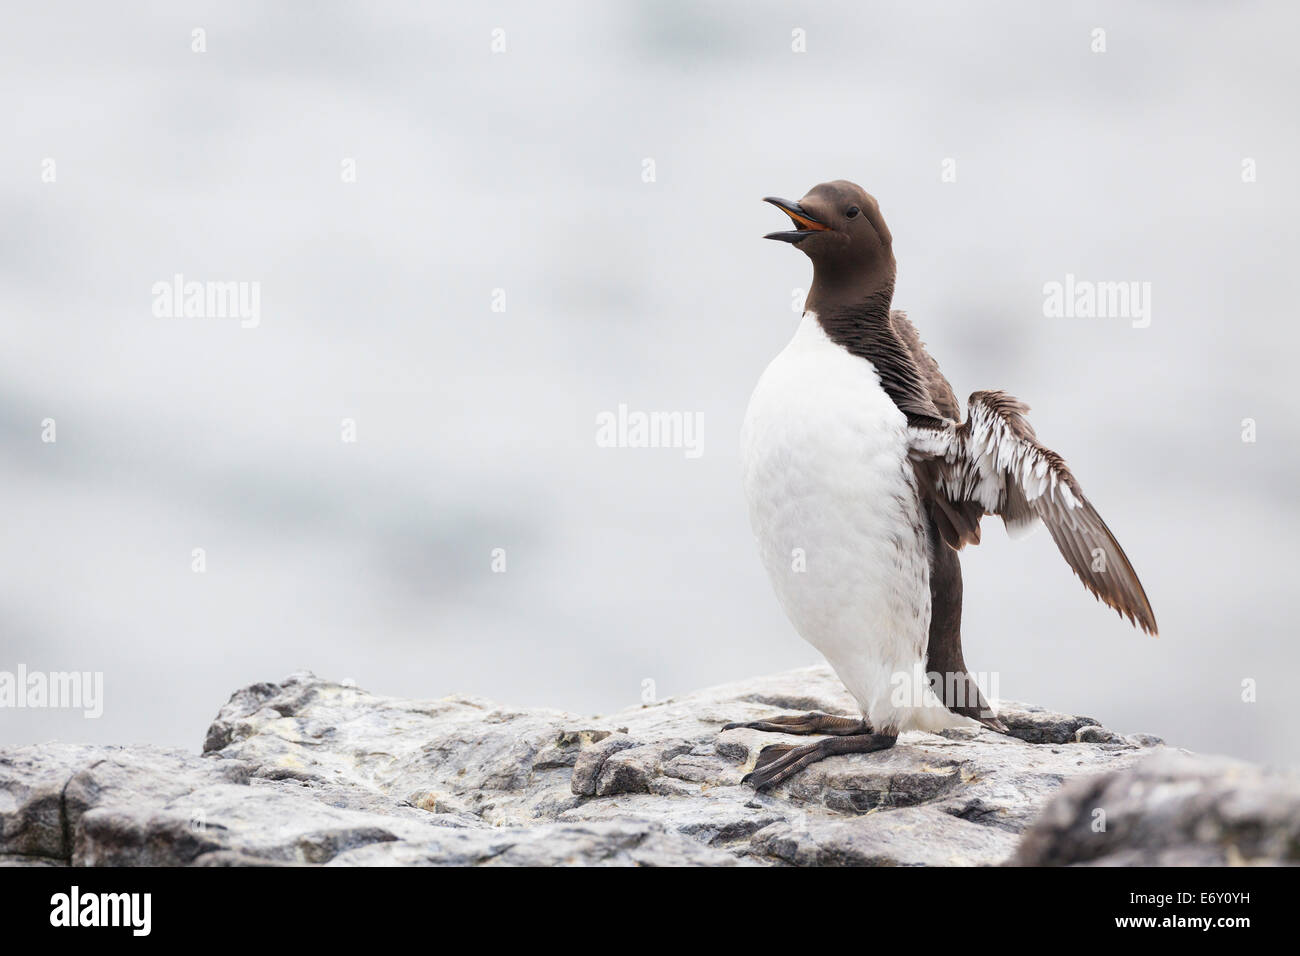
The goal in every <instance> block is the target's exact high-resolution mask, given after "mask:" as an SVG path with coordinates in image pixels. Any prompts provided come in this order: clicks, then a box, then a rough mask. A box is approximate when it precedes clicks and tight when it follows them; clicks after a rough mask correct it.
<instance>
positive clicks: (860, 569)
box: [741, 312, 957, 730]
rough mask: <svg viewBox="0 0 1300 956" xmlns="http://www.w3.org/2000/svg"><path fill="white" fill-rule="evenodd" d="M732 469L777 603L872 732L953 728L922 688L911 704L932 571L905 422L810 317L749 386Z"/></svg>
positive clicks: (866, 369) (862, 363) (869, 372)
mask: <svg viewBox="0 0 1300 956" xmlns="http://www.w3.org/2000/svg"><path fill="white" fill-rule="evenodd" d="M741 461H742V467H743V469H744V483H745V493H746V496H747V498H748V500H749V514H750V522H751V525H752V527H753V529H754V534H755V536H756V537H757V539H758V547H759V553H760V555H761V557H762V560H763V564H764V566H765V567H766V568H767V572H768V575H769V577H770V578H771V580H772V585H773V587H774V588H775V589H776V593H777V597H778V599H779V600H780V602H781V605H782V607H783V608H784V609H785V612H786V614H787V615H788V616H789V618H790V621H791V623H793V624H794V627H795V629H796V630H797V631H798V632H799V634H800V635H801V636H802V637H803V638H804V639H805V640H807V641H808V642H809V643H810V644H812V645H813V646H814V647H816V648H817V649H818V650H819V651H821V653H822V654H823V655H824V656H825V657H826V659H827V661H828V662H829V663H830V665H831V666H832V667H833V668H834V669H835V672H836V673H837V674H838V675H839V677H840V679H841V680H843V681H844V684H845V686H846V687H848V689H849V691H850V693H852V694H853V696H854V697H855V698H856V700H857V701H858V704H859V705H860V706H861V708H862V713H863V715H864V716H865V717H866V718H867V719H868V720H869V721H870V722H871V724H872V726H873V727H874V728H875V729H877V730H888V729H891V728H895V729H899V730H904V729H909V728H913V727H916V728H920V729H937V728H938V727H942V726H949V725H951V724H952V723H955V722H957V720H956V719H955V718H953V716H952V715H951V714H950V713H949V712H948V711H947V710H946V709H945V708H943V707H942V705H940V704H938V702H937V700H935V699H934V697H933V695H932V694H930V693H929V691H928V688H925V689H924V690H923V691H921V692H920V693H917V689H918V685H919V686H921V687H924V682H917V681H916V675H917V674H918V673H919V670H918V669H923V665H924V661H925V647H926V643H927V639H928V633H929V626H930V561H929V550H928V549H929V543H928V537H927V534H926V531H925V526H924V524H923V518H922V515H921V511H920V507H919V502H918V498H917V490H916V479H915V475H914V473H913V470H912V466H911V465H910V463H909V462H908V459H907V420H906V418H905V416H904V415H903V413H902V412H901V411H899V409H898V407H897V406H896V405H895V404H894V403H893V401H892V400H891V399H890V398H889V396H888V395H887V394H886V393H885V391H884V389H883V388H881V386H880V378H879V376H878V375H877V374H876V371H875V368H874V367H873V366H872V365H871V363H870V362H868V361H867V360H865V359H863V358H859V357H858V356H855V355H852V354H850V353H849V352H847V351H846V350H844V349H843V348H841V347H840V346H838V345H836V344H835V343H834V342H832V341H830V339H828V338H827V337H826V334H825V332H824V331H823V330H822V328H821V325H820V324H819V323H818V322H817V318H816V316H815V315H814V314H812V313H811V312H810V313H806V314H805V315H804V317H803V321H802V322H801V323H800V325H799V329H798V331H797V332H796V333H795V336H794V338H793V339H792V340H791V342H790V344H789V345H788V346H786V348H785V350H784V351H783V352H781V354H780V355H778V356H777V357H776V359H774V360H773V361H772V364H771V365H769V366H768V367H767V370H766V371H765V372H764V373H763V376H762V377H761V378H760V379H759V382H758V385H757V387H756V388H755V389H754V394H753V397H752V398H751V399H750V402H749V409H748V411H747V412H746V415H745V424H744V427H743V429H742V431H741ZM900 682H904V683H906V684H907V686H906V687H903V688H902V689H898V688H899V685H900Z"/></svg>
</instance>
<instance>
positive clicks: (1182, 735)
mask: <svg viewBox="0 0 1300 956" xmlns="http://www.w3.org/2000/svg"><path fill="white" fill-rule="evenodd" d="M6 21H7V22H6V28H5V30H4V32H3V34H2V35H0V79H2V82H0V104H2V108H3V114H4V117H5V121H4V123H3V124H2V125H3V129H4V132H3V133H0V136H3V138H4V149H3V150H0V216H2V217H3V222H4V225H5V228H4V229H3V231H2V232H0V244H2V248H0V313H2V314H3V322H2V323H0V499H2V500H3V502H4V513H5V529H4V535H3V547H2V548H0V670H7V671H14V670H15V668H17V667H18V665H19V664H22V665H25V666H26V667H27V668H28V669H29V670H39V671H59V670H78V671H102V672H103V674H104V696H105V700H104V713H103V716H102V717H101V718H100V719H98V720H88V719H84V718H83V717H82V716H81V715H80V713H79V712H76V711H59V710H0V743H24V742H35V741H42V740H48V739H53V738H60V739H67V740H84V741H98V742H115V743H135V742H155V743H159V744H167V745H179V746H184V747H187V748H190V749H197V748H198V747H199V746H200V744H201V741H202V738H203V734H204V731H205V729H206V726H207V724H208V722H209V721H210V720H211V718H212V717H213V716H214V715H215V713H216V711H217V709H218V707H219V706H220V705H221V704H222V703H223V702H224V701H225V700H226V698H227V697H228V696H229V694H230V693H232V692H233V691H234V690H235V689H236V688H238V687H240V686H242V685H245V684H248V683H251V682H255V681H261V680H275V679H279V678H281V677H283V676H284V675H285V674H287V673H289V672H290V671H293V670H296V669H300V668H309V669H311V670H314V671H315V672H317V673H318V674H321V675H322V676H327V677H331V678H351V679H353V680H355V681H357V682H358V683H359V684H360V685H362V686H363V687H366V688H368V689H370V690H373V691H376V692H380V693H385V694H393V695H406V696H414V697H438V696H442V695H445V694H448V693H453V692H461V693H469V694H476V695H481V696H485V697H489V698H494V699H496V700H499V701H501V702H505V703H509V704H513V705H521V706H524V705H528V706H534V705H547V706H553V707H558V708H563V709H566V710H571V711H577V712H588V713H590V712H608V711H610V710H614V709H618V708H621V707H625V706H629V705H634V704H637V703H639V702H640V701H641V700H642V690H643V686H644V685H643V682H644V681H646V680H647V679H648V680H651V681H653V682H654V691H655V693H656V694H657V695H658V697H660V698H663V697H668V696H672V695H677V694H682V693H686V692H689V691H691V690H692V689H696V688H699V687H702V686H706V685H710V684H715V683H722V682H726V681H730V680H734V679H739V678H744V677H749V676H754V675H758V674H763V673H769V672H775V671H779V670H782V669H785V668H790V667H795V666H801V665H805V664H809V663H813V662H815V661H817V660H818V657H817V654H816V652H815V651H813V649H812V648H811V647H809V646H807V645H805V644H804V643H803V642H802V641H801V640H800V639H799V638H798V637H797V636H796V635H795V634H794V633H793V631H792V630H791V628H790V627H789V625H788V623H787V622H786V620H785V618H784V616H783V615H782V613H781V611H780V609H779V607H778V605H777V603H776V601H775V599H774V597H773V596H772V594H771V591H770V589H769V586H768V584H767V581H766V579H765V577H764V575H763V572H762V569H761V568H760V566H759V563H758V559H757V556H756V553H755V550H754V547H753V543H752V539H751V535H750V532H749V528H748V521H747V517H746V511H745V506H744V502H743V499H742V495H741V490H740V481H739V466H738V461H737V447H736V446H737V432H738V429H739V425H740V421H741V418H742V416H743V413H744V409H745V404H746V401H747V400H748V397H749V393H750V390H751V389H752V387H753V385H754V382H755V380H756V379H757V377H758V375H759V374H760V372H761V371H762V369H763V367H764V366H765V364H766V363H767V362H768V361H769V360H770V359H771V358H772V357H773V356H774V355H775V354H776V353H777V352H778V351H779V350H780V349H781V348H782V347H783V346H784V344H785V343H786V341H787V340H788V339H789V337H790V336H791V335H792V334H793V331H794V328H795V326H796V324H797V321H798V313H797V311H796V310H795V309H792V302H793V301H795V300H796V299H798V300H799V301H801V296H800V294H799V293H798V292H796V291H795V290H800V289H805V288H806V287H807V284H808V281H809V278H810V269H809V266H808V263H807V260H806V259H805V258H804V257H803V256H802V255H801V254H799V253H798V252H796V251H794V250H792V249H791V247H789V246H787V245H783V244H778V243H773V242H764V241H763V240H762V239H761V238H760V237H761V236H762V234H763V233H764V232H767V231H770V230H774V229H779V228H783V225H784V220H783V217H781V216H780V215H779V214H778V213H777V212H776V211H775V210H774V209H772V208H771V207H768V206H765V205H763V204H762V203H760V202H759V199H760V197H762V196H765V195H770V194H776V195H783V196H789V197H792V198H797V197H799V196H801V195H802V194H803V193H804V192H805V191H806V190H807V189H808V188H809V187H811V186H812V185H814V184H815V183H818V182H820V181H823V180H827V179H834V178H841V177H842V178H848V179H852V180H855V181H857V182H859V183H861V184H862V185H863V186H864V187H865V188H867V189H868V190H869V191H870V192H872V193H873V194H875V195H876V196H877V197H878V198H879V200H880V204H881V208H882V210H883V212H884V215H885V217H886V220H887V222H888V223H889V226H890V228H891V230H892V232H893V235H894V247H895V252H896V254H897V257H898V262H899V282H898V289H897V294H896V298H895V305H896V307H899V308H903V309H906V310H908V312H909V313H910V314H911V316H912V318H913V319H914V321H915V322H916V323H917V325H918V326H919V327H920V329H921V332H922V335H923V337H924V338H925V339H926V341H927V342H928V343H929V345H930V348H931V350H932V352H933V353H934V354H935V356H936V357H937V358H938V359H939V361H940V363H941V364H942V366H943V369H944V371H945V373H946V374H947V375H948V377H949V378H950V379H951V380H952V382H953V384H954V386H955V388H956V391H957V393H958V394H959V395H960V396H963V397H964V396H966V395H968V394H969V393H970V392H971V391H973V390H975V389H977V388H986V387H1003V388H1006V389H1008V390H1010V391H1012V392H1013V393H1014V394H1016V395H1018V396H1021V397H1023V398H1024V399H1026V400H1027V401H1028V402H1029V403H1030V404H1031V405H1032V406H1033V414H1032V416H1031V417H1032V421H1033V422H1034V425H1035V426H1036V428H1037V429H1038V432H1039V435H1040V436H1041V437H1042V438H1043V439H1044V441H1045V442H1046V443H1047V444H1048V445H1050V447H1052V448H1055V449H1057V450H1059V451H1060V452H1062V453H1063V454H1064V455H1065V456H1066V457H1067V459H1068V460H1069V462H1070V464H1071V465H1072V467H1073V469H1074V471H1075V473H1076V475H1078V476H1079V477H1080V479H1081V481H1082V483H1083V486H1084V488H1085V489H1086V490H1087V492H1088V494H1089V496H1090V497H1091V499H1092V500H1093V502H1094V503H1095V504H1096V505H1097V507H1098V509H1099V510H1100V511H1101V513H1102V514H1103V515H1104V516H1105V518H1106V520H1107V521H1108V523H1109V524H1110V525H1111V527H1112V528H1113V529H1114V531H1115V532H1116V534H1117V536H1118V537H1119V539H1120V540H1121V541H1122V543H1123V545H1124V547H1125V548H1126V550H1127V551H1128V553H1129V556H1130V557H1131V558H1132V560H1133V562H1134V564H1135V566H1136V567H1137V569H1138V570H1139V572H1140V574H1141V576H1142V580H1143V582H1144V583H1145V585H1146V588H1147V591H1148V593H1149V594H1150V597H1151V600H1152V603H1153V605H1154V607H1155V609H1156V613H1157V616H1158V619H1159V621H1160V625H1161V637H1160V638H1159V639H1158V640H1155V639H1152V638H1149V637H1146V636H1144V635H1142V634H1140V633H1138V632H1137V631H1135V630H1133V629H1131V628H1130V627H1129V626H1128V625H1127V624H1126V623H1121V622H1120V621H1119V620H1118V619H1117V618H1116V616H1115V614H1114V613H1113V612H1111V611H1109V610H1107V609H1105V608H1103V607H1102V606H1100V605H1098V604H1097V603H1096V602H1094V600H1093V599H1092V598H1091V597H1090V596H1089V595H1088V594H1086V593H1085V592H1084V590H1083V589H1082V587H1080V586H1079V584H1078V583H1077V582H1076V581H1075V580H1074V579H1073V577H1072V576H1071V574H1070V572H1069V570H1068V568H1067V567H1066V565H1065V563H1064V561H1062V560H1061V559H1060V558H1059V557H1058V556H1057V554H1056V553H1055V550H1054V548H1053V545H1052V542H1051V540H1050V538H1049V536H1048V535H1047V534H1046V533H1045V532H1043V531H1039V532H1037V533H1036V534H1034V535H1033V536H1031V537H1030V538H1028V539H1027V540H1024V541H1016V542H1010V541H1008V540H1007V538H1006V535H1005V533H1004V532H1003V530H1002V528H1001V526H1000V523H998V522H997V521H996V519H993V520H990V521H989V522H986V528H985V544H983V545H982V546H981V547H979V548H975V549H971V550H968V551H966V552H965V555H964V559H963V560H964V563H963V567H964V572H965V575H966V583H967V585H966V586H967V591H966V613H965V625H964V633H965V644H966V658H967V661H968V662H969V664H970V666H971V668H972V669H973V670H976V671H980V672H996V674H997V679H998V686H997V692H998V694H1000V695H1001V696H1002V697H1004V698H1009V699H1016V700H1027V701H1032V702H1035V703H1039V704H1042V705H1044V706H1047V707H1051V708H1056V709H1060V710H1067V711H1071V712H1075V713H1083V714H1088V715H1091V716H1093V717H1096V718H1097V719H1099V720H1102V721H1103V722H1104V723H1106V724H1107V725H1108V726H1111V727H1113V728H1115V729H1118V730H1121V731H1125V732H1147V733H1152V734H1157V735H1160V736H1162V737H1165V738H1166V739H1167V740H1168V741H1169V742H1171V743H1174V744H1178V745H1181V746H1185V747H1189V748H1192V749H1196V750H1202V751H1216V752H1224V753H1229V754H1235V755H1240V756H1243V757H1249V758H1254V759H1262V760H1268V761H1273V762H1279V763H1294V762H1296V761H1297V759H1298V757H1300V755H1298V753H1297V750H1298V747H1300V745H1298V744H1297V739H1298V738H1300V735H1298V734H1297V730H1298V729H1300V719H1298V718H1297V716H1296V714H1295V711H1294V710H1293V709H1292V706H1291V702H1290V699H1289V698H1288V696H1287V695H1288V694H1289V693H1290V691H1289V689H1288V685H1287V683H1286V682H1287V681H1288V680H1289V679H1290V677H1291V676H1292V675H1293V674H1295V673H1296V672H1297V667H1298V666H1300V641H1297V635H1296V628H1295V624H1294V617H1293V615H1292V614H1291V613H1290V610H1289V608H1290V605H1291V603H1292V601H1293V600H1294V597H1293V595H1294V591H1295V585H1294V577H1295V559H1294V552H1293V547H1294V545H1293V542H1294V540H1295V531H1296V527H1297V509H1298V508H1300V504H1298V503H1297V496H1296V494H1295V491H1294V484H1295V475H1296V465H1297V457H1298V453H1297V439H1298V438H1300V426H1298V425H1297V412H1298V411H1300V408H1298V407H1297V406H1298V405H1300V402H1297V399H1296V397H1295V391H1294V380H1295V378H1296V372H1295V369H1294V363H1295V362H1296V360H1297V345H1300V333H1298V332H1297V329H1296V321H1295V305H1294V303H1295V289H1294V285H1295V263H1296V259H1297V253H1300V229H1297V227H1296V223H1297V222H1298V221H1300V189H1298V188H1297V178H1296V173H1295V170H1296V168H1297V160H1298V159H1300V157H1298V155H1297V148H1298V147H1300V132H1298V131H1297V124H1296V123H1295V116H1296V94H1297V91H1298V90H1300V84H1298V83H1297V79H1298V77H1297V70H1298V67H1297V60H1296V58H1295V56H1294V49H1295V44H1296V40H1297V26H1298V25H1300V11H1298V10H1297V8H1296V7H1295V6H1294V5H1288V4H1284V3H1280V2H1279V3H1273V4H1264V3H1240V4H1233V5H1231V7H1229V6H1227V5H1212V4H1176V3H1172V2H1170V3H1147V4H1142V5H1137V4H1129V3H1119V2H1116V3H1099V4H1096V5H1087V4H1077V5H1073V6H1072V7H1071V8H1070V9H1069V10H1066V9H1059V10H1058V9H1048V8H1044V7H1043V5H1042V4H1036V3H1023V4H1014V3H1004V4H999V5H998V6H997V7H996V8H988V7H980V6H976V5H968V4H930V3H926V4H916V3H902V2H900V3H872V4H856V3H843V4H828V3H820V2H806V3H799V2H746V3H740V2H736V3H709V4H695V3H684V2H669V3H665V2H656V3H649V2H646V3H625V4H596V3H559V4H518V5H507V4H492V3H481V4H433V3H391V2H378V3H370V4H364V5H363V4H344V3H314V4H310V5H308V4H264V3H254V2H233V3H232V2H226V0H223V2H220V3H218V2H212V3H177V2H168V3H161V2H160V3H155V4H145V3H122V4H114V5H112V6H111V7H110V6H109V5H102V4H96V3H92V2H89V0H84V2H79V3H60V2H46V3H42V4H37V5H28V6H22V7H14V8H12V9H10V10H8V11H7V13H6ZM1098 28H1100V29H1102V30H1104V43H1105V52H1094V49H1093V48H1094V47H1095V46H1096V45H1097V35H1096V34H1095V33H1094V31H1095V30H1096V29H1098ZM196 29H202V30H203V31H205V32H204V34H203V37H204V42H205V44H206V51H205V52H201V53H199V52H194V50H193V49H192V46H193V45H194V43H195V34H194V33H193V31H194V30H196ZM494 31H501V32H494ZM795 31H803V32H802V34H798V33H796V32H795ZM801 36H802V41H803V43H804V44H805V46H806V48H805V50H804V52H796V50H795V49H794V48H795V47H797V46H799V43H800V37H801ZM494 44H495V46H496V47H497V50H498V51H499V52H494ZM503 44H504V50H501V47H502V45H503ZM51 159H52V160H54V167H53V168H54V169H56V171H57V173H56V178H55V180H54V181H53V182H49V181H43V171H45V170H46V169H48V168H49V166H48V164H47V160H51ZM949 159H951V160H953V161H954V164H953V165H950V166H949V167H948V168H949V169H950V170H951V169H955V172H956V181H950V182H945V181H943V176H942V173H943V172H944V168H945V166H944V163H945V160H949ZM348 160H351V161H352V162H353V163H354V169H355V182H349V181H345V179H346V177H345V175H344V173H343V170H344V164H345V162H346V161H348ZM1247 160H1251V161H1253V163H1254V168H1255V169H1256V171H1257V181H1255V182H1243V163H1244V162H1246V161H1247ZM647 161H650V162H649V163H647ZM651 171H652V172H653V176H651V175H650V172H651ZM647 180H649V181H647ZM177 273H180V274H183V275H184V276H185V278H186V279H187V280H199V281H240V282H258V283H260V292H261V314H260V323H259V324H258V325H257V327H256V328H244V327H241V324H240V322H239V320H238V319H232V318H160V317H157V316H156V315H155V314H154V313H153V310H152V307H153V301H154V300H153V293H152V291H151V289H152V287H153V285H154V283H156V282H160V281H161V282H168V281H171V279H172V277H173V276H174V275H175V274H177ZM1067 274H1073V275H1075V276H1077V277H1078V278H1080V279H1086V280H1094V281H1137V282H1150V283H1151V290H1152V291H1151V297H1152V300H1151V324H1150V327H1148V328H1134V327H1133V323H1132V322H1131V321H1130V320H1127V319H1123V318H1109V319H1102V318H1097V319H1065V318H1048V317H1045V316H1044V311H1043V299H1044V296H1043V286H1044V284H1045V283H1047V282H1053V281H1064V278H1065V276H1066V275H1067ZM494 290H503V292H502V293H494ZM494 296H495V298H494ZM494 303H495V304H496V305H497V306H498V308H500V306H501V304H502V303H504V311H494V309H493V305H494ZM620 404H625V405H627V406H628V407H629V409H632V410H643V411H680V412H684V413H688V414H694V413H698V414H699V415H701V416H702V422H703V432H702V451H703V454H702V455H701V456H700V457H698V458H689V457H687V455H686V454H685V453H684V451H683V450H682V449H638V448H602V447H599V446H598V445H597V443H596V420H597V416H598V415H600V414H601V413H602V412H606V411H616V410H617V408H618V406H619V405H620ZM47 418H51V419H54V420H55V422H56V423H57V442H54V443H49V442H44V441H42V424H41V423H42V421H43V420H45V419H47ZM1247 418H1251V419H1254V420H1255V421H1256V423H1257V429H1258V431H1257V441H1255V442H1253V443H1251V442H1243V440H1242V430H1243V426H1242V422H1243V419H1247ZM344 419H352V420H354V421H355V423H356V441H355V442H345V441H343V440H342V438H341V422H342V421H343V420H344ZM196 548H202V549H204V551H205V553H206V572H205V573H201V574H200V573H195V572H194V571H193V570H192V552H193V551H194V549H196ZM494 549H504V555H505V561H506V570H505V571H504V573H496V572H494V571H493V568H492V563H493V553H494ZM1243 681H1254V682H1256V686H1257V694H1258V698H1257V701H1256V702H1254V703H1246V702H1243V700H1242V693H1243V691H1242V686H1243Z"/></svg>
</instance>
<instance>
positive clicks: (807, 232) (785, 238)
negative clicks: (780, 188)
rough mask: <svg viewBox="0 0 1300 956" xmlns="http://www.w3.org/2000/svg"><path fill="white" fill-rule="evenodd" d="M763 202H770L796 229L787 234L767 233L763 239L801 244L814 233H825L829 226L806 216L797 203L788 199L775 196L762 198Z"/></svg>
mask: <svg viewBox="0 0 1300 956" xmlns="http://www.w3.org/2000/svg"><path fill="white" fill-rule="evenodd" d="M763 202H770V203H771V204H772V205H773V206H775V207H776V208H777V209H779V210H781V211H782V212H783V213H785V214H786V215H787V216H789V217H790V218H791V219H792V220H793V221H794V224H795V225H796V226H798V227H799V228H798V229H792V230H790V231H788V232H769V233H768V234H767V235H766V236H764V237H763V238H764V239H779V240H781V241H782V242H802V241H803V240H804V239H807V238H808V237H809V236H811V235H812V234H813V233H814V232H825V231H826V230H827V229H829V228H830V226H828V225H826V224H824V223H820V222H818V221H817V220H816V219H814V218H813V217H812V216H810V215H808V213H806V212H805V211H804V209H803V207H802V206H800V205H799V204H798V203H797V202H791V201H790V200H788V199H778V198H776V197H775V196H764V197H763Z"/></svg>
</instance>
